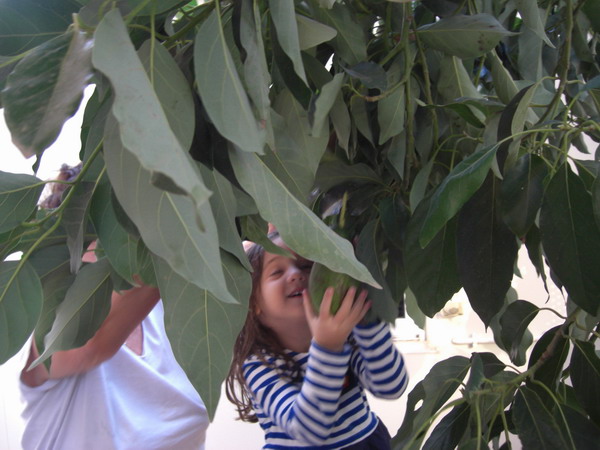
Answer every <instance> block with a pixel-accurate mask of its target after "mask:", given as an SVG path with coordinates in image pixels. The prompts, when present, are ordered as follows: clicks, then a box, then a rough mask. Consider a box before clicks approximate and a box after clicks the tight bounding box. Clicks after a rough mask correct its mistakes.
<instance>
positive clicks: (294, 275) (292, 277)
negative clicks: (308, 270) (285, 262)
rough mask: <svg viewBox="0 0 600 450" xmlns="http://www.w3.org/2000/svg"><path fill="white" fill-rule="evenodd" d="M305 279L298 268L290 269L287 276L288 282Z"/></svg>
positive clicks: (292, 267)
mask: <svg viewBox="0 0 600 450" xmlns="http://www.w3.org/2000/svg"><path fill="white" fill-rule="evenodd" d="M305 279H306V275H305V274H304V272H303V271H302V270H301V269H300V268H298V267H296V266H291V267H290V270H289V275H288V280H289V281H297V280H305Z"/></svg>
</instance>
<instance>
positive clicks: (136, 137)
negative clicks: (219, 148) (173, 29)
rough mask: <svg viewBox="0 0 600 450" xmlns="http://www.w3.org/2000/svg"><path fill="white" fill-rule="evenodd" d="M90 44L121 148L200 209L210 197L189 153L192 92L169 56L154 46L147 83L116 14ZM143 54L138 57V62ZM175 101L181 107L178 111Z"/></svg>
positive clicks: (192, 121)
mask: <svg viewBox="0 0 600 450" xmlns="http://www.w3.org/2000/svg"><path fill="white" fill-rule="evenodd" d="M94 38H95V44H94V51H93V55H92V62H93V63H94V66H95V67H96V68H97V69H98V70H99V71H101V72H102V73H103V74H104V75H106V76H107V77H108V78H109V79H110V81H111V83H112V86H113V89H114V93H115V95H114V97H115V98H114V103H113V107H112V113H113V114H114V116H115V117H116V119H117V121H118V127H119V130H120V139H121V142H122V143H123V145H124V146H125V148H127V150H128V151H130V152H132V153H133V154H134V155H135V156H136V158H137V159H139V161H140V164H141V165H142V166H143V167H144V168H145V170H148V171H150V172H151V173H152V175H153V179H154V180H156V182H158V183H160V185H161V187H163V188H167V189H168V190H171V191H175V192H178V193H187V194H188V195H190V196H191V198H192V199H194V201H195V202H196V205H197V206H198V208H200V207H201V205H202V204H204V203H205V202H206V201H207V200H208V197H209V195H210V192H209V191H208V190H207V189H206V187H205V186H204V184H203V183H202V178H201V177H200V175H199V173H198V170H197V168H196V166H195V165H194V164H193V161H192V159H191V157H190V156H189V155H188V153H187V150H188V147H189V144H190V143H191V133H193V126H194V120H193V114H191V113H190V111H192V110H193V109H192V108H193V106H192V105H191V103H190V102H191V101H192V100H191V92H190V90H189V88H188V87H187V83H186V82H185V78H184V76H183V74H181V73H180V72H179V69H178V68H177V65H176V64H175V62H174V61H173V59H172V57H171V56H170V55H169V53H168V51H167V50H166V49H164V48H163V47H162V46H160V45H155V46H154V47H153V48H154V50H155V53H154V58H153V59H152V61H153V62H154V66H153V67H152V68H151V70H149V72H150V73H149V76H150V78H148V75H147V74H146V71H145V70H144V67H143V65H142V62H141V61H140V58H138V56H137V55H136V53H135V49H134V47H133V44H132V43H131V41H130V39H129V36H128V34H127V30H126V28H125V25H124V23H123V20H122V18H121V16H120V14H119V12H118V11H117V10H113V11H111V12H110V13H108V14H107V15H106V16H104V19H102V22H100V25H98V28H96V32H95V34H94ZM144 54H145V53H144V51H142V57H143V56H144ZM163 76H166V77H169V78H166V79H163V78H162V77H163ZM152 81H153V82H154V85H153V84H152ZM164 83H168V85H167V86H165V85H164ZM154 86H156V89H155V87H154ZM173 100H178V101H179V102H181V104H180V105H179V104H177V106H176V105H175V104H174V103H173ZM182 124H187V127H191V128H187V130H190V131H187V132H184V131H182V129H183V128H184V127H183V125H182ZM188 139H189V142H186V140H188Z"/></svg>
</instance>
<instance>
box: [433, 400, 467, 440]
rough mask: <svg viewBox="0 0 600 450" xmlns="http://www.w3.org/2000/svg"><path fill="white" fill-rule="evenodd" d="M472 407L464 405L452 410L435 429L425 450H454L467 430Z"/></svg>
mask: <svg viewBox="0 0 600 450" xmlns="http://www.w3.org/2000/svg"><path fill="white" fill-rule="evenodd" d="M470 415H471V406H470V405H469V404H468V403H462V404H460V405H458V406H455V407H454V408H452V411H450V412H449V413H448V414H446V415H445V416H444V417H443V418H442V420H440V423H439V424H438V425H437V426H436V427H435V428H434V429H433V431H432V432H431V435H430V436H429V438H428V439H427V441H425V444H424V445H423V450H446V449H447V450H453V449H455V448H456V446H457V445H458V443H459V442H460V440H461V438H462V436H463V435H464V434H465V432H466V430H467V426H468V423H469V417H470Z"/></svg>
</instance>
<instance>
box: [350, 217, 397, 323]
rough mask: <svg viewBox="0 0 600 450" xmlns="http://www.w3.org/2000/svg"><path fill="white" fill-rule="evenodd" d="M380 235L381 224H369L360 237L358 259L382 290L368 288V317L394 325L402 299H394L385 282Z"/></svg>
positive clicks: (357, 251)
mask: <svg viewBox="0 0 600 450" xmlns="http://www.w3.org/2000/svg"><path fill="white" fill-rule="evenodd" d="M380 235H381V231H379V224H378V223H377V222H376V221H374V220H372V221H370V222H369V223H367V224H366V225H365V226H364V227H363V229H362V231H361V233H360V235H359V236H358V243H357V245H356V257H357V258H358V260H359V261H360V262H362V263H363V264H364V265H365V266H366V267H367V268H368V269H369V271H370V272H371V273H372V274H373V278H375V280H376V281H377V283H379V284H380V285H381V289H376V288H374V287H372V286H367V290H368V291H369V299H370V300H371V301H372V303H371V309H370V311H369V312H368V313H367V314H368V316H375V317H377V318H378V319H380V320H383V321H386V322H390V323H393V322H394V321H395V320H396V318H397V317H398V303H399V302H400V300H401V299H399V298H394V297H393V295H392V291H391V289H390V287H389V286H388V284H387V282H386V280H385V274H384V272H383V264H382V254H383V248H382V247H383V245H382V239H381V237H380Z"/></svg>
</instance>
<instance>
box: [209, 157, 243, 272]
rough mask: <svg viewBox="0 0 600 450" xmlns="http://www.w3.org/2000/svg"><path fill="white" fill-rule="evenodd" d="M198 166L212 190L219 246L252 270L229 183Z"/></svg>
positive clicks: (211, 171) (211, 202) (233, 194)
mask: <svg viewBox="0 0 600 450" xmlns="http://www.w3.org/2000/svg"><path fill="white" fill-rule="evenodd" d="M199 167H200V173H201V174H202V178H203V179H204V181H205V183H206V185H207V186H208V188H209V189H210V190H211V191H212V192H213V195H212V196H211V197H210V206H211V208H212V211H213V214H214V217H215V222H216V224H217V228H218V230H219V245H220V247H221V248H222V249H223V250H226V251H228V252H229V253H231V254H232V255H234V256H235V257H236V258H237V259H238V260H239V262H240V263H241V264H242V265H243V266H244V267H245V268H246V269H247V270H249V271H252V267H251V266H250V263H249V262H248V258H247V257H246V253H244V248H243V247H242V241H241V239H240V235H239V233H238V230H237V227H236V223H235V213H236V199H235V193H234V191H233V187H232V185H231V183H230V182H229V180H227V178H225V177H224V176H223V175H221V174H220V173H219V172H217V171H216V170H210V169H209V168H208V167H206V166H204V165H202V164H200V165H199Z"/></svg>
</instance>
